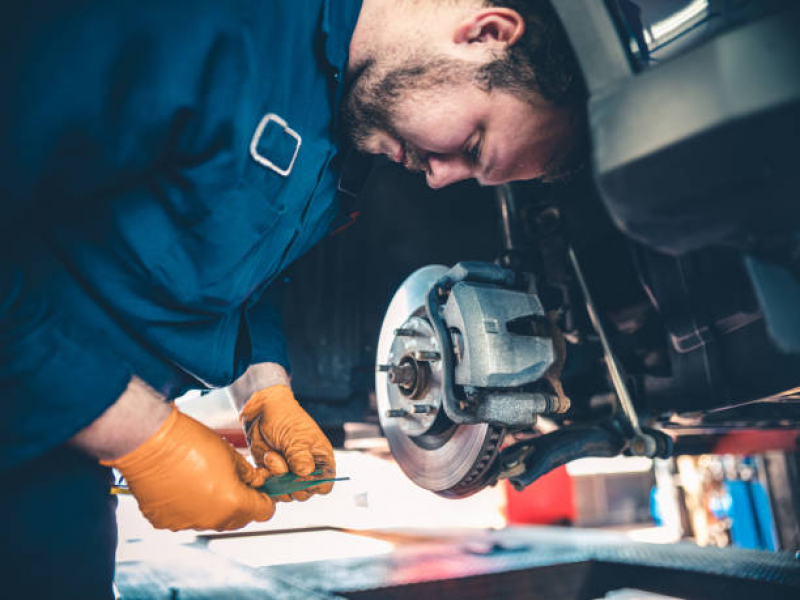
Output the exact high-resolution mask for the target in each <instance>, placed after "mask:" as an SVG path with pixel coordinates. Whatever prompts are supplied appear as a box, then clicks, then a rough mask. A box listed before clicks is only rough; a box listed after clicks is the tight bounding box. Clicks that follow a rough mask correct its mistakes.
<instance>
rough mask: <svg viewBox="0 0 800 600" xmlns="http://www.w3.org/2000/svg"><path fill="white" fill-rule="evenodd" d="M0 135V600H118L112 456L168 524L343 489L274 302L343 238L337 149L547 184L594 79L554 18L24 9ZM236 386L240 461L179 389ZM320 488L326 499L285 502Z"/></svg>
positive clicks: (212, 520) (347, 6)
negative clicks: (315, 474) (298, 487)
mask: <svg viewBox="0 0 800 600" xmlns="http://www.w3.org/2000/svg"><path fill="white" fill-rule="evenodd" d="M12 12H13V14H11V15H7V19H6V22H7V24H9V25H10V26H9V27H7V32H6V33H5V34H4V45H3V54H4V56H3V60H2V67H0V68H2V74H3V81H4V82H5V83H6V87H5V94H4V97H3V101H2V107H3V108H2V112H0V119H1V121H0V122H1V123H2V128H3V132H4V134H3V136H2V141H0V144H2V156H3V159H4V160H3V164H4V171H3V182H4V186H5V190H6V191H5V193H4V202H5V203H4V209H5V211H4V212H5V214H4V218H3V222H2V236H0V244H1V245H2V253H0V382H2V390H3V419H2V424H0V427H1V428H2V430H1V431H2V436H0V489H2V492H0V493H1V494H2V497H1V498H0V507H1V508H2V510H3V514H4V515H6V517H7V523H8V525H7V528H6V531H5V532H4V535H3V540H2V542H0V549H1V550H0V552H2V556H0V564H2V565H3V582H4V586H5V589H7V590H12V591H11V592H9V593H10V594H11V595H12V596H14V595H15V594H14V592H16V591H19V592H20V593H21V594H22V595H23V596H24V597H40V596H41V597H44V596H58V597H61V598H63V597H81V598H100V597H111V594H112V592H111V582H112V579H113V570H114V549H115V546H116V524H115V516H114V507H115V500H114V497H113V496H111V495H110V494H109V485H110V468H109V467H116V468H117V469H119V471H120V472H121V473H122V474H123V475H124V476H125V478H126V479H127V481H128V483H129V485H130V489H131V491H132V493H133V495H134V496H135V497H136V500H137V501H138V504H139V507H140V508H141V510H142V512H143V514H144V515H145V516H146V517H147V518H148V519H149V520H150V521H151V522H152V523H153V525H154V526H156V527H161V528H169V529H173V530H179V529H216V530H226V529H233V528H238V527H241V526H243V525H245V524H246V523H249V522H252V521H265V520H267V519H269V518H271V517H272V515H273V514H274V512H275V505H274V501H273V499H271V498H269V497H268V496H266V495H265V494H262V493H260V492H258V491H256V490H255V489H254V487H257V486H259V485H260V484H261V483H263V482H264V480H265V479H266V478H267V477H268V476H271V475H274V474H279V473H283V472H286V471H287V470H291V471H292V472H294V473H296V474H298V475H308V474H309V473H311V472H312V471H314V470H316V469H322V471H323V472H324V473H325V474H326V475H333V474H334V473H335V463H334V457H333V450H332V448H331V445H330V443H329V442H328V440H327V439H326V438H325V436H324V435H323V433H322V431H321V430H320V428H319V427H318V426H317V424H316V423H314V421H313V420H312V419H311V418H310V417H309V416H308V414H306V412H305V411H304V410H303V409H302V408H301V407H300V405H299V404H298V403H297V401H296V400H295V398H294V396H293V394H292V391H291V381H290V376H289V366H288V360H287V353H286V349H285V345H284V341H283V336H282V334H281V332H280V327H279V319H278V318H277V316H276V313H275V310H274V308H273V306H272V305H271V304H270V303H269V301H268V300H267V295H266V294H265V291H266V290H267V288H268V287H269V286H270V283H272V282H273V281H274V280H275V278H276V277H278V275H279V274H280V273H281V271H283V270H284V269H285V268H286V267H287V266H288V265H289V264H291V263H292V262H293V261H294V260H295V259H297V258H298V257H299V256H300V255H302V254H303V253H304V252H306V251H307V250H308V249H309V248H310V247H311V246H313V245H314V244H315V243H317V242H318V241H320V240H321V239H322V238H323V237H324V236H325V235H326V234H327V233H328V232H329V231H330V230H331V229H332V228H334V227H335V226H336V225H337V219H338V218H339V217H338V204H337V198H336V190H337V180H338V176H339V172H340V169H341V162H342V159H341V157H342V155H343V151H342V149H343V148H344V147H345V146H346V145H348V144H351V145H353V146H355V147H356V148H357V149H359V150H361V151H364V152H369V153H377V154H385V155H387V156H388V157H389V158H390V159H392V160H394V161H396V162H398V163H402V164H403V165H405V166H406V167H407V168H409V169H412V170H417V171H421V172H423V173H424V174H425V177H426V178H427V181H428V183H429V185H430V186H432V187H441V186H444V185H447V184H450V183H453V182H455V181H458V180H462V179H466V178H475V179H477V180H478V181H479V182H480V183H482V184H486V185H492V184H499V183H502V182H506V181H511V180H516V179H533V178H545V179H547V178H557V177H560V176H562V175H563V174H564V173H566V172H568V171H569V169H570V168H571V165H572V164H573V157H574V156H575V154H576V153H575V149H576V148H578V147H579V146H580V143H579V142H580V140H581V139H582V135H581V116H580V105H581V100H582V87H581V80H580V76H579V74H578V71H577V67H576V65H575V62H574V58H573V57H572V54H571V51H570V49H569V45H568V43H567V41H566V38H565V36H564V34H563V32H562V30H561V28H560V26H559V24H558V21H557V20H556V18H555V16H554V14H553V12H552V9H551V8H550V7H549V5H548V4H547V3H546V2H543V1H534V0H532V1H530V2H523V1H521V0H520V1H517V0H508V1H502V0H498V1H497V2H492V1H485V2H483V1H480V0H449V1H447V0H439V1H434V0H364V2H363V5H362V3H361V2H359V1H358V0H303V1H298V0H293V1H291V2H289V1H288V0H287V1H285V2H283V1H278V2H269V3H266V2H263V3H262V2H255V1H253V0H241V1H238V2H214V1H212V0H200V1H194V2H169V3H163V2H150V1H144V2H143V1H141V0H139V1H137V2H126V1H122V2H114V3H109V2H97V1H92V0H89V1H81V2H77V1H74V0H72V1H70V0H60V1H56V0H43V1H38V2H36V1H34V2H29V3H17V4H16V5H15V7H14V8H13V9H12ZM226 385H231V389H232V391H233V395H234V396H235V397H236V404H237V408H238V409H239V410H240V413H241V416H242V420H243V424H244V426H245V430H246V433H247V438H248V442H249V445H250V449H251V451H252V454H253V457H254V459H255V461H256V465H257V466H256V467H255V468H254V467H252V466H251V465H250V464H249V463H247V462H246V461H245V460H244V459H242V457H241V456H240V455H239V454H238V453H236V452H235V451H233V450H232V448H231V447H230V446H229V445H228V444H227V442H225V441H224V440H222V439H221V438H219V437H218V436H217V435H216V434H214V433H213V432H212V431H210V430H209V429H208V428H206V427H205V426H203V425H202V424H200V423H198V422H196V421H194V420H192V419H191V418H189V417H188V416H186V415H183V414H182V413H180V412H179V411H177V410H176V409H175V408H174V407H172V406H171V405H170V404H169V403H168V400H170V399H172V398H174V397H176V396H178V395H179V394H181V393H183V392H185V391H186V390H188V389H193V388H194V389H197V388H207V387H218V386H226ZM328 491H330V485H321V486H318V487H316V488H312V489H310V490H308V491H304V492H297V493H295V494H293V495H292V497H291V498H289V497H285V498H282V499H283V500H290V499H295V500H305V499H307V498H308V497H309V496H311V495H314V494H316V493H320V494H324V493H327V492H328Z"/></svg>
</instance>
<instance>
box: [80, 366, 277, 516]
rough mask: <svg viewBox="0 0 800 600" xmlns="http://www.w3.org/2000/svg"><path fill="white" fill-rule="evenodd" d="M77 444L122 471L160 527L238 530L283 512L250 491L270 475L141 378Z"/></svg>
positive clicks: (135, 494) (145, 510) (253, 491)
mask: <svg viewBox="0 0 800 600" xmlns="http://www.w3.org/2000/svg"><path fill="white" fill-rule="evenodd" d="M71 443H72V444H73V445H74V446H77V447H78V448H80V449H81V450H83V451H84V452H86V453H87V454H89V455H91V456H94V457H95V458H98V459H101V462H102V463H103V464H105V465H108V466H112V467H116V468H118V469H119V470H120V471H121V472H122V474H123V475H124V476H125V479H126V480H127V481H128V484H129V485H130V488H131V491H132V492H133V495H134V496H135V497H136V500H137V501H138V502H139V508H140V509H141V510H142V513H143V514H144V515H145V517H147V518H148V519H149V520H150V522H151V523H152V524H153V525H154V526H155V527H159V528H169V529H172V530H177V529H217V530H223V529H236V528H238V527H241V526H243V525H245V524H247V523H249V522H250V521H266V520H267V519H269V518H270V517H271V516H272V515H273V513H274V512H275V505H274V503H273V501H272V500H271V499H270V498H269V497H268V496H266V495H265V494H261V493H259V492H257V491H255V490H254V489H251V488H250V487H248V486H255V487H257V486H259V485H261V484H263V483H264V480H265V479H266V478H267V477H268V476H269V475H270V473H268V472H267V471H266V470H265V469H254V468H253V467H251V466H250V464H248V462H247V461H246V460H245V459H244V458H242V456H241V455H239V454H238V453H237V452H236V451H235V450H234V449H233V448H232V447H231V446H230V444H228V443H227V442H226V441H225V440H223V439H222V438H220V437H219V436H218V435H217V434H215V433H214V432H213V431H211V430H210V429H208V428H207V427H206V426H205V425H202V424H200V423H198V422H197V421H195V420H194V419H192V418H190V417H188V416H186V415H184V414H182V413H180V412H179V411H178V409H177V408H175V407H172V408H170V407H169V405H167V404H166V403H165V402H164V399H163V398H162V397H161V396H159V395H158V394H157V393H156V392H155V391H154V390H152V389H151V388H150V387H149V386H148V385H147V384H146V383H145V382H143V381H142V380H141V379H139V378H137V377H134V378H133V379H131V381H130V383H129V384H128V387H127V389H126V390H125V392H123V394H122V395H121V396H120V397H119V399H118V400H117V401H116V402H115V403H114V404H112V405H111V406H110V407H109V408H108V409H107V410H106V411H105V412H104V413H103V414H102V415H100V417H98V418H97V419H96V420H95V421H94V422H93V423H91V424H90V425H89V426H88V427H86V428H85V429H83V430H81V431H79V432H78V433H77V434H76V435H75V436H74V437H73V438H72V440H71Z"/></svg>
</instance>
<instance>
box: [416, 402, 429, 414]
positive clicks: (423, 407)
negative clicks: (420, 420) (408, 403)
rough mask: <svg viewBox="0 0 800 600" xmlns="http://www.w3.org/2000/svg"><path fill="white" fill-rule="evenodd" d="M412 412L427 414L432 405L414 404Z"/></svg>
mask: <svg viewBox="0 0 800 600" xmlns="http://www.w3.org/2000/svg"><path fill="white" fill-rule="evenodd" d="M414 412H415V413H417V414H418V415H427V414H430V413H432V412H433V406H431V405H430V404H415V405H414Z"/></svg>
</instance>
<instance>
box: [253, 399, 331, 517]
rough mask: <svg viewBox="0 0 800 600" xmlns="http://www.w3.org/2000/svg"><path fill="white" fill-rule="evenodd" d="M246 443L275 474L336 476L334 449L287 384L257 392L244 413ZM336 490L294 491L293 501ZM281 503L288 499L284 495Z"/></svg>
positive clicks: (328, 487)
mask: <svg viewBox="0 0 800 600" xmlns="http://www.w3.org/2000/svg"><path fill="white" fill-rule="evenodd" d="M241 416H242V421H243V423H244V428H245V433H246V434H247V441H248V443H249V444H250V451H251V452H252V453H253V458H254V459H255V461H256V464H258V465H264V466H265V467H266V468H267V470H268V471H269V472H270V473H272V474H275V475H277V474H281V473H284V472H286V470H287V467H288V469H291V471H292V472H293V473H294V474H295V475H300V476H305V475H309V474H310V473H312V472H313V471H314V470H316V469H321V470H322V473H323V475H322V477H325V478H330V477H335V476H336V461H335V460H334V457H333V447H332V446H331V443H330V442H329V441H328V438H326V437H325V434H323V433H322V430H321V429H320V428H319V426H318V425H317V424H316V423H315V422H314V420H313V419H312V418H311V417H310V416H308V413H307V412H306V411H305V410H303V409H302V407H301V406H300V405H299V404H298V403H297V400H295V398H294V394H293V393H292V390H291V389H290V388H289V387H288V386H285V385H275V386H272V387H268V388H266V389H263V390H260V391H258V392H256V393H254V394H253V395H252V396H251V397H250V399H249V400H248V401H247V404H245V406H244V409H243V410H242V415H241ZM332 488H333V484H332V483H325V484H322V485H319V486H316V487H313V488H309V489H307V490H303V491H300V492H294V493H293V494H291V498H292V499H294V500H301V501H302V500H306V499H308V498H309V497H311V496H312V495H314V494H327V493H328V492H330V491H331V489H332ZM278 500H288V498H287V497H284V496H281V497H279V498H278Z"/></svg>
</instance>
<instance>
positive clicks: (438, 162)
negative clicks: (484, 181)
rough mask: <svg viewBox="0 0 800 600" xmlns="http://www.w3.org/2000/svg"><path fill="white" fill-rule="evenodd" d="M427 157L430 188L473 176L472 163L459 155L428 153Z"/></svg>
mask: <svg viewBox="0 0 800 600" xmlns="http://www.w3.org/2000/svg"><path fill="white" fill-rule="evenodd" d="M427 158H428V176H427V180H428V185H429V186H430V187H432V188H442V187H444V186H446V185H450V184H451V183H456V182H457V181H462V180H464V179H469V178H470V177H473V173H472V165H471V164H470V163H469V162H468V161H467V160H465V159H464V158H463V157H461V156H453V155H445V154H429V155H428V157H427Z"/></svg>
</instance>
